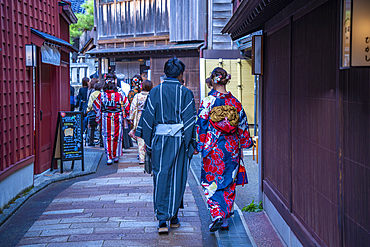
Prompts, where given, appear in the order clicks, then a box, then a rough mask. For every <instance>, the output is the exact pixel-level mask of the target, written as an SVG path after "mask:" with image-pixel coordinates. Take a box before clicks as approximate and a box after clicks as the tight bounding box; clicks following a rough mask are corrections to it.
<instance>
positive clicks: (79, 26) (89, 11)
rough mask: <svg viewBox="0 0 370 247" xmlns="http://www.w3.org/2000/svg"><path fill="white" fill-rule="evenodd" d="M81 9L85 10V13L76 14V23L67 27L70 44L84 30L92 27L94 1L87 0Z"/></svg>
mask: <svg viewBox="0 0 370 247" xmlns="http://www.w3.org/2000/svg"><path fill="white" fill-rule="evenodd" d="M81 7H82V8H84V9H85V13H84V14H81V13H76V17H77V19H78V21H77V23H76V24H71V25H70V27H69V32H70V41H71V43H72V40H73V39H74V38H77V37H80V36H81V34H82V33H83V32H84V31H85V30H91V29H92V28H93V27H94V1H93V0H87V1H86V2H85V3H84V4H82V5H81Z"/></svg>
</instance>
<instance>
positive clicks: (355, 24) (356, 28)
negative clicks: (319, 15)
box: [341, 0, 370, 68]
mask: <svg viewBox="0 0 370 247" xmlns="http://www.w3.org/2000/svg"><path fill="white" fill-rule="evenodd" d="M342 9H343V13H342V52H341V53H342V54H341V60H342V61H341V67H342V68H348V67H364V66H370V15H369V12H370V1H369V0H343V1H342Z"/></svg>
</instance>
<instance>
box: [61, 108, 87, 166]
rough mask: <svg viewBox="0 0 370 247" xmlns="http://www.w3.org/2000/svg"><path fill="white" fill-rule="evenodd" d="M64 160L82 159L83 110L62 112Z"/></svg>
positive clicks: (62, 151) (62, 152)
mask: <svg viewBox="0 0 370 247" xmlns="http://www.w3.org/2000/svg"><path fill="white" fill-rule="evenodd" d="M60 129H61V136H60V139H61V148H62V150H61V154H62V160H75V159H82V156H83V138H82V114H81V112H60Z"/></svg>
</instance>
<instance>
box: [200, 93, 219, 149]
mask: <svg viewBox="0 0 370 247" xmlns="http://www.w3.org/2000/svg"><path fill="white" fill-rule="evenodd" d="M213 103H214V97H211V96H208V97H206V98H204V99H203V100H202V102H201V104H200V107H199V111H198V116H197V120H196V124H195V128H196V134H197V135H196V142H197V145H196V149H197V151H198V152H202V151H203V148H204V144H205V142H206V136H207V132H208V126H209V113H210V111H211V108H212V105H213Z"/></svg>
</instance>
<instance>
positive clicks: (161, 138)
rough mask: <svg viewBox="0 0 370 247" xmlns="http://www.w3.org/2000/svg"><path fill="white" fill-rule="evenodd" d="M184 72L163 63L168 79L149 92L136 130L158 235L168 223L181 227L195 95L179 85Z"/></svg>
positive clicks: (192, 139)
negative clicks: (146, 162) (146, 159)
mask: <svg viewBox="0 0 370 247" xmlns="http://www.w3.org/2000/svg"><path fill="white" fill-rule="evenodd" d="M184 70H185V65H184V63H183V62H182V61H180V60H179V59H177V58H172V59H170V60H168V61H167V62H166V64H165V66H164V72H165V74H166V76H167V78H166V79H165V80H164V82H163V83H161V84H159V85H158V86H156V87H155V88H153V89H152V90H151V91H150V93H149V95H148V98H147V101H146V107H145V110H144V111H143V113H142V116H141V119H140V122H139V125H138V127H137V130H136V136H139V137H141V138H143V139H144V141H145V144H146V150H147V153H149V154H151V164H152V167H153V175H154V176H153V182H154V196H153V201H154V211H155V213H156V216H157V219H158V220H159V225H158V232H159V233H167V232H168V226H167V221H168V220H170V227H179V226H180V222H179V219H178V218H177V212H178V210H179V208H180V206H181V205H182V199H183V196H184V192H185V187H186V181H187V176H188V171H189V165H190V159H191V158H192V156H193V152H194V147H195V145H196V144H195V128H194V126H195V117H196V110H195V103H194V95H193V93H192V91H191V90H189V89H187V88H186V87H184V86H182V85H181V84H180V82H181V81H182V78H183V72H184Z"/></svg>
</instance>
